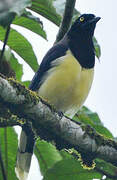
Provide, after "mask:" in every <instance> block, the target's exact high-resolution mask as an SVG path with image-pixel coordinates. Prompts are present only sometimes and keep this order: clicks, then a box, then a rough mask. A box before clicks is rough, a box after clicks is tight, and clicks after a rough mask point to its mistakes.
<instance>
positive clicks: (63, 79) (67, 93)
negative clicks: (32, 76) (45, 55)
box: [39, 50, 94, 117]
mask: <svg viewBox="0 0 117 180" xmlns="http://www.w3.org/2000/svg"><path fill="white" fill-rule="evenodd" d="M52 66H53V67H52V68H51V69H50V70H49V71H48V72H47V73H46V74H45V76H44V79H43V83H42V85H41V87H40V89H39V95H40V96H42V97H44V98H45V99H46V100H47V101H48V102H49V103H50V104H53V105H54V106H55V107H56V109H57V110H59V111H63V112H64V113H66V114H67V115H68V116H70V117H72V116H73V115H74V114H75V113H76V112H77V111H78V109H79V108H80V107H81V106H82V105H83V103H84V101H85V99H86V98H87V96H88V93H89V90H90V88H91V84H92V81H93V75H94V69H93V68H92V69H85V68H82V67H81V65H80V64H79V62H78V61H77V60H76V59H75V57H74V56H73V55H72V54H71V51H70V50H69V51H67V53H66V55H65V56H63V57H61V58H59V59H57V60H55V61H53V63H52Z"/></svg>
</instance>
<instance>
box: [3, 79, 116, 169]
mask: <svg viewBox="0 0 117 180" xmlns="http://www.w3.org/2000/svg"><path fill="white" fill-rule="evenodd" d="M0 102H1V104H3V105H4V106H6V107H7V108H9V109H10V111H11V112H12V113H13V114H16V115H17V117H18V118H25V119H26V120H27V121H28V122H31V123H32V127H33V129H34V130H35V132H36V133H37V135H39V136H40V137H41V138H43V139H45V140H49V141H50V140H54V141H55V143H56V146H57V148H58V149H62V148H66V149H67V148H72V147H73V148H75V149H76V150H78V151H79V152H80V153H84V154H85V155H86V154H87V155H88V156H89V155H90V154H91V155H92V156H93V158H97V157H98V158H100V159H103V160H105V161H107V162H110V163H112V164H113V165H115V166H117V143H116V142H115V141H113V140H110V139H107V138H104V137H103V136H101V135H100V134H98V133H96V132H95V130H94V129H93V128H91V127H90V126H87V125H82V124H77V123H75V122H73V121H71V120H70V119H69V118H67V117H65V116H63V115H59V114H58V113H57V111H55V109H54V107H52V106H51V105H49V104H48V103H47V102H46V101H43V100H42V99H41V98H40V97H38V95H37V94H36V93H35V92H32V91H30V90H28V89H26V88H25V87H24V86H23V85H21V84H19V83H18V82H16V81H15V80H13V79H10V78H9V79H5V78H4V77H3V76H1V77H0ZM16 123H17V121H16Z"/></svg>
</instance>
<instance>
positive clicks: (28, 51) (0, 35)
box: [0, 27, 39, 71]
mask: <svg viewBox="0 0 117 180" xmlns="http://www.w3.org/2000/svg"><path fill="white" fill-rule="evenodd" d="M4 36H5V30H4V29H3V28H2V27H0V40H2V41H4ZM7 45H8V46H9V47H10V48H11V49H12V50H14V51H15V52H16V53H17V54H18V55H19V56H21V57H22V58H23V59H24V61H25V62H26V63H27V64H28V65H29V66H30V67H31V68H32V69H33V70H34V71H37V69H38V66H39V65H38V63H37V58H36V56H35V54H34V51H33V49H32V46H31V44H30V43H29V41H27V39H26V38H25V37H24V36H22V35H21V34H20V33H18V32H17V31H16V30H13V29H11V31H10V34H9V38H8V42H7Z"/></svg>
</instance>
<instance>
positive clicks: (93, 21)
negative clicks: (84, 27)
mask: <svg viewBox="0 0 117 180" xmlns="http://www.w3.org/2000/svg"><path fill="white" fill-rule="evenodd" d="M100 19H101V17H94V18H93V19H91V20H90V21H89V24H96V23H97V22H98V21H99V20H100Z"/></svg>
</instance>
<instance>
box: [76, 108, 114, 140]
mask: <svg viewBox="0 0 117 180" xmlns="http://www.w3.org/2000/svg"><path fill="white" fill-rule="evenodd" d="M74 120H76V121H80V122H82V123H84V124H89V125H91V126H92V127H93V128H94V129H95V130H96V131H97V132H98V133H100V134H102V135H104V136H105V137H107V138H113V135H112V133H111V132H110V131H109V130H108V129H107V128H106V127H104V125H103V123H102V122H101V120H100V118H99V116H98V114H97V113H94V112H92V111H90V110H89V109H88V108H86V107H83V108H82V109H81V110H80V111H79V112H78V115H75V116H74Z"/></svg>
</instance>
